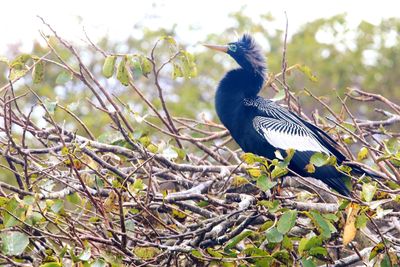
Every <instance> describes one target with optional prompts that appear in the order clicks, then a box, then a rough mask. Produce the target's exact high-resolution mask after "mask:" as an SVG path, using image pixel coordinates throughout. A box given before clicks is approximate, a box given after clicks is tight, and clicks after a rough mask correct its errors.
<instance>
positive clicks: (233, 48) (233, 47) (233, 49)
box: [228, 44, 237, 52]
mask: <svg viewBox="0 0 400 267" xmlns="http://www.w3.org/2000/svg"><path fill="white" fill-rule="evenodd" d="M228 48H229V50H230V51H232V52H236V50H237V46H236V45H235V44H230V45H229V46H228Z"/></svg>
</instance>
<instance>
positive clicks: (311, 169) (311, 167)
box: [304, 163, 315, 173]
mask: <svg viewBox="0 0 400 267" xmlns="http://www.w3.org/2000/svg"><path fill="white" fill-rule="evenodd" d="M304 169H306V171H307V172H308V173H314V172H315V167H314V164H312V163H308V164H307V165H306V167H305V168H304Z"/></svg>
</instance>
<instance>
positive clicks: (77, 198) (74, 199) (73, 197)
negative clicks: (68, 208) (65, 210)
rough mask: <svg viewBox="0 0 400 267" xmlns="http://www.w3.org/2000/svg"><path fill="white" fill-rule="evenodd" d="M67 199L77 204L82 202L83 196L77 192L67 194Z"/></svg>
mask: <svg viewBox="0 0 400 267" xmlns="http://www.w3.org/2000/svg"><path fill="white" fill-rule="evenodd" d="M66 199H67V201H68V202H70V203H72V204H75V205H77V206H79V205H81V204H82V198H81V197H80V196H79V194H78V193H77V192H74V193H72V194H69V195H67V197H66Z"/></svg>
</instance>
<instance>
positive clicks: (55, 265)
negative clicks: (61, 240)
mask: <svg viewBox="0 0 400 267" xmlns="http://www.w3.org/2000/svg"><path fill="white" fill-rule="evenodd" d="M39 267H62V264H61V263H59V262H46V263H44V264H42V265H40V266H39Z"/></svg>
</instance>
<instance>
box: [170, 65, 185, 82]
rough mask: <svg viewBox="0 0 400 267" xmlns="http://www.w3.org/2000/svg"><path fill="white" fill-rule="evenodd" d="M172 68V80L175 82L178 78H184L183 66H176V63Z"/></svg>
mask: <svg viewBox="0 0 400 267" xmlns="http://www.w3.org/2000/svg"><path fill="white" fill-rule="evenodd" d="M172 66H173V70H172V79H174V80H175V79H176V78H178V77H183V71H182V68H181V66H179V65H178V64H176V63H173V64H172Z"/></svg>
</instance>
